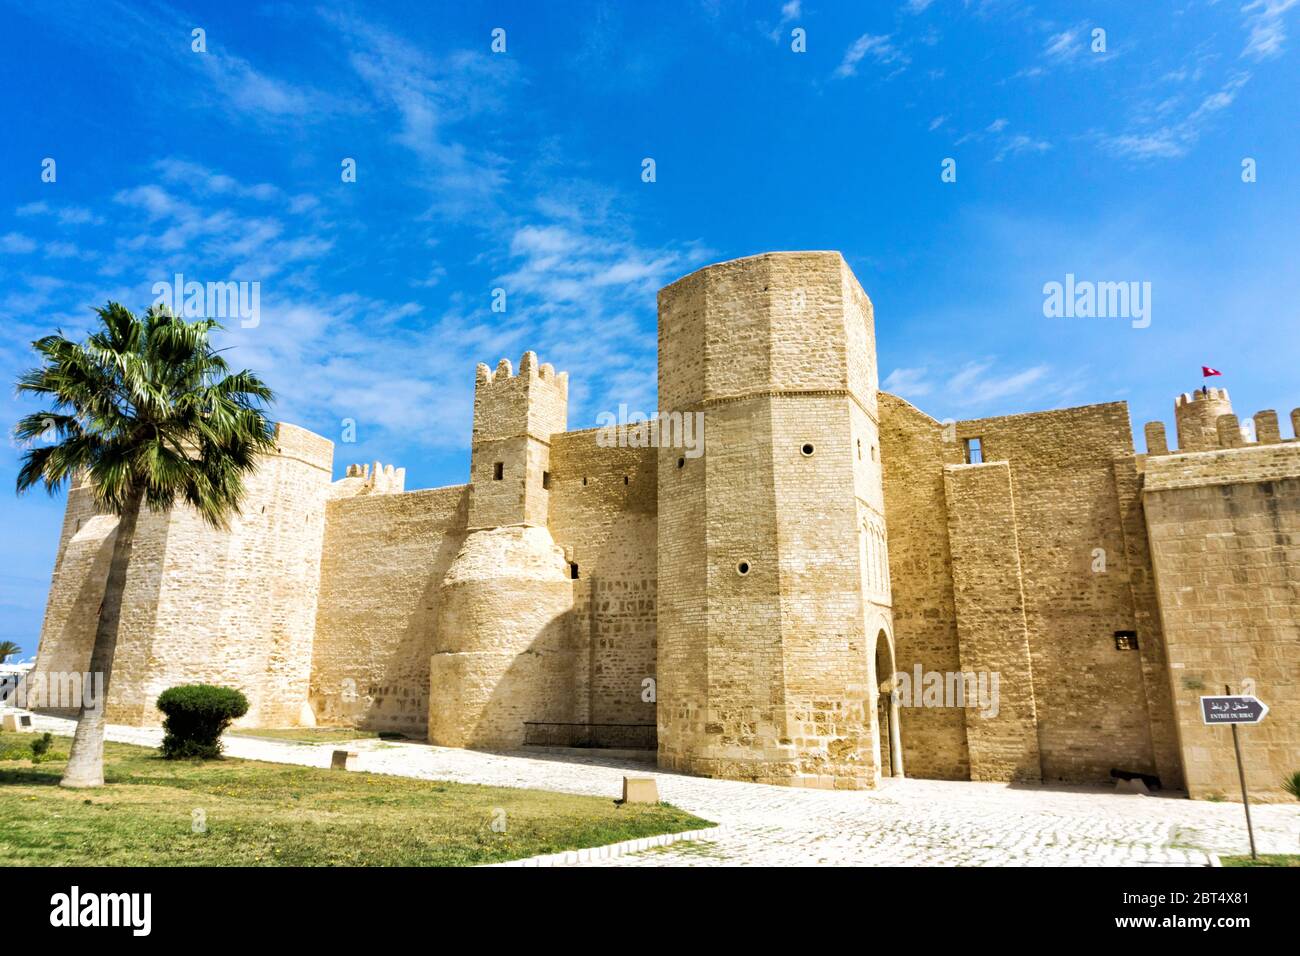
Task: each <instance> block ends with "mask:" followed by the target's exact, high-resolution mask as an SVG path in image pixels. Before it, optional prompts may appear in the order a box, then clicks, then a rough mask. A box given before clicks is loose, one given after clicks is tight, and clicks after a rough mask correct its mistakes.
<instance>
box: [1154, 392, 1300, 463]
mask: <svg viewBox="0 0 1300 956" xmlns="http://www.w3.org/2000/svg"><path fill="white" fill-rule="evenodd" d="M1174 417H1175V422H1176V425H1177V429H1178V431H1177V438H1178V447H1177V448H1176V449H1175V448H1170V447H1169V443H1168V440H1167V438H1166V436H1165V425H1164V422H1147V423H1146V425H1144V426H1143V432H1144V434H1145V437H1146V446H1147V455H1148V456H1149V457H1154V456H1160V455H1173V454H1183V453H1186V452H1194V451H1220V450H1223V449H1228V448H1248V447H1251V446H1254V445H1276V444H1279V443H1281V442H1287V441H1297V440H1300V408H1297V409H1294V410H1293V411H1292V412H1291V429H1292V435H1293V437H1292V438H1283V437H1282V434H1281V428H1280V426H1279V424H1278V415H1277V412H1276V411H1275V410H1273V409H1271V408H1268V409H1264V410H1263V411H1260V412H1256V413H1255V414H1254V415H1253V416H1251V418H1250V420H1249V421H1248V422H1243V421H1241V419H1240V418H1238V416H1237V414H1236V413H1235V412H1234V411H1233V410H1232V401H1231V399H1230V398H1229V397H1228V390H1227V389H1226V388H1207V389H1202V390H1200V391H1196V392H1184V393H1183V394H1182V395H1179V396H1178V397H1177V398H1176V399H1174Z"/></svg>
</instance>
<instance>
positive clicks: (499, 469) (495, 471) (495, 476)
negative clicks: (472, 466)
mask: <svg viewBox="0 0 1300 956" xmlns="http://www.w3.org/2000/svg"><path fill="white" fill-rule="evenodd" d="M505 476H506V463H505V462H504V461H499V462H497V463H496V464H495V465H493V466H492V480H493V481H500V480H501V479H502V478H504V477H505Z"/></svg>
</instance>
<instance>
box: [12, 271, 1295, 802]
mask: <svg viewBox="0 0 1300 956" xmlns="http://www.w3.org/2000/svg"><path fill="white" fill-rule="evenodd" d="M659 313H660V315H659V402H660V407H661V408H662V409H663V410H664V411H666V412H670V413H677V414H679V415H694V414H697V413H698V414H700V415H702V416H703V423H704V446H703V454H702V455H698V456H697V455H694V454H686V453H685V450H684V449H683V448H678V447H672V446H671V444H669V443H667V442H662V441H661V442H660V447H636V446H635V445H632V446H630V447H625V446H617V447H616V446H611V445H610V444H609V443H608V442H603V441H601V439H600V431H599V430H598V429H587V430H581V431H569V430H568V377H567V374H565V373H557V372H556V371H555V370H554V368H553V367H552V366H550V365H549V364H541V363H539V362H538V359H537V356H536V355H534V354H533V353H531V352H526V353H524V355H523V356H522V358H521V360H520V362H519V366H518V369H517V370H516V369H515V367H514V366H513V365H512V363H511V362H510V361H509V360H506V359H502V360H501V361H500V362H499V363H498V364H497V365H496V366H495V368H491V367H489V366H488V365H479V366H478V368H477V370H476V373H475V382H474V421H473V429H472V434H471V443H470V461H469V482H468V483H466V484H463V485H456V486H452V487H448V488H436V489H427V490H414V491H408V490H406V480H405V479H406V476H405V472H404V470H403V469H401V468H398V467H395V466H393V465H385V464H380V463H378V462H375V463H373V464H368V465H367V464H353V465H348V466H347V467H346V468H345V469H344V470H343V475H342V477H341V478H339V479H338V480H337V481H333V482H331V480H330V477H331V472H332V468H333V445H332V443H331V442H329V441H327V440H326V439H324V438H321V437H320V436H317V435H313V434H312V433H310V432H308V431H305V430H303V429H301V428H296V427H294V426H292V425H281V426H279V431H278V442H277V450H276V452H275V453H274V454H272V455H268V456H266V457H265V459H264V461H263V463H262V465H261V467H260V468H259V469H258V471H257V472H256V474H255V475H254V476H253V477H252V479H251V480H250V481H249V483H248V491H247V496H246V499H245V502H244V506H243V510H242V514H241V515H240V516H239V517H238V519H237V520H236V521H235V522H234V523H233V526H232V527H231V529H229V530H228V531H225V532H218V531H213V530H212V529H209V528H207V527H205V526H204V525H203V524H202V523H201V522H200V521H199V519H198V518H197V516H196V515H195V514H194V513H193V512H191V511H189V510H188V509H186V508H177V509H174V510H173V511H171V512H169V513H165V514H146V515H144V516H143V517H142V519H141V522H140V526H139V531H138V533H137V540H136V545H135V553H134V555H133V559H132V564H131V570H130V574H129V577H128V582H127V596H126V602H125V606H124V611H123V619H122V633H121V637H120V639H119V644H118V653H117V660H116V664H115V670H114V673H113V679H112V683H111V688H110V695H109V718H110V720H114V721H122V722H128V723H142V724H147V723H156V722H158V721H159V719H160V715H159V714H158V713H157V712H156V711H155V710H154V708H153V701H154V699H155V698H156V697H157V695H158V693H160V692H161V691H162V690H163V689H165V688H166V687H168V686H172V685H174V684H178V683H183V682H190V681H207V682H212V683H219V684H225V685H228V686H234V687H238V688H240V689H241V690H243V691H244V692H245V693H246V694H247V695H248V696H249V699H250V701H251V703H252V709H251V710H250V712H249V714H248V716H247V717H246V718H245V719H244V720H243V721H242V723H244V724H247V725H250V726H262V727H273V726H294V725H299V724H313V723H320V724H332V725H345V726H356V727H360V728H365V729H370V730H387V731H396V732H399V733H403V734H407V735H410V736H415V737H422V738H427V739H429V740H431V741H432V742H434V743H437V744H443V745H448V746H466V747H483V748H514V747H519V746H521V745H523V744H524V743H525V741H526V740H528V739H530V735H532V734H535V733H536V734H538V735H540V736H543V737H545V736H547V735H550V738H548V739H550V741H551V742H554V740H556V739H563V738H565V737H566V735H567V736H569V737H571V738H572V739H573V741H578V740H582V741H586V740H587V738H588V737H589V736H590V737H592V739H594V737H595V736H599V732H601V731H602V728H603V729H604V730H605V731H609V730H610V729H611V728H613V729H615V730H617V731H618V732H619V733H623V734H628V735H631V736H632V737H635V738H638V739H643V740H653V741H657V743H656V746H657V748H658V759H659V763H660V766H662V767H664V768H669V769H677V770H683V771H686V772H690V773H697V774H706V775H711V776H719V777H727V778H733V779H740V780H755V781H763V782H768V783H781V784H788V785H797V786H813V787H838V788H860V787H872V786H875V785H876V784H877V783H878V782H879V780H880V779H881V777H883V776H886V775H899V774H909V775H915V776H925V777H941V778H947V779H972V780H999V781H1024V782H1031V783H1032V782H1039V781H1042V782H1044V783H1054V782H1068V783H1107V782H1109V781H1110V779H1111V773H1112V771H1123V772H1129V773H1142V774H1149V775H1152V776H1156V777H1158V778H1159V779H1160V781H1161V783H1162V784H1163V785H1164V786H1165V787H1168V788H1185V789H1186V790H1187V791H1188V792H1189V793H1190V795H1191V796H1193V797H1214V798H1218V797H1226V798H1228V799H1232V798H1233V795H1234V792H1235V783H1234V777H1233V775H1234V774H1235V764H1234V762H1233V760H1232V758H1231V753H1230V749H1231V742H1230V740H1229V739H1228V735H1225V734H1224V733H1223V732H1222V730H1221V729H1219V728H1207V727H1204V726H1203V725H1202V724H1201V723H1200V719H1199V696H1200V695H1201V694H1206V693H1221V692H1222V691H1223V688H1224V686H1225V685H1231V686H1232V687H1233V689H1234V690H1236V691H1240V692H1253V693H1255V694H1257V695H1258V696H1260V697H1261V698H1262V699H1264V700H1265V701H1266V702H1267V703H1268V704H1269V706H1270V707H1271V708H1272V710H1271V712H1270V714H1269V716H1268V718H1267V720H1266V721H1265V722H1264V723H1263V724H1262V725H1260V726H1259V727H1252V728H1248V729H1247V730H1246V731H1243V733H1245V734H1247V735H1249V736H1248V739H1249V757H1248V760H1247V774H1248V777H1249V780H1250V784H1251V789H1252V793H1254V794H1255V795H1257V796H1260V797H1262V798H1265V799H1268V798H1275V797H1276V798H1280V797H1281V792H1280V781H1281V779H1282V777H1283V775H1284V774H1288V773H1290V772H1292V771H1294V770H1296V769H1298V768H1300V688H1298V687H1297V681H1298V680H1300V583H1298V582H1300V440H1297V439H1296V438H1284V437H1282V434H1281V431H1282V429H1281V427H1280V425H1279V421H1278V415H1277V414H1276V413H1275V412H1273V411H1263V412H1260V413H1258V414H1256V415H1254V416H1253V417H1252V418H1251V419H1250V420H1248V421H1247V422H1244V423H1243V422H1242V421H1240V420H1239V419H1238V418H1237V417H1236V415H1235V414H1234V413H1233V411H1232V405H1231V402H1230V400H1229V397H1228V394H1227V392H1226V390H1223V389H1204V390H1201V391H1199V392H1195V393H1188V394H1185V395H1182V396H1179V397H1178V398H1177V400H1176V402H1175V407H1174V423H1175V435H1176V441H1177V445H1178V447H1177V448H1176V449H1170V447H1169V441H1168V438H1167V436H1166V432H1165V426H1164V424H1163V423H1160V422H1153V423H1149V424H1147V425H1146V426H1145V427H1144V429H1143V432H1144V438H1145V446H1146V451H1145V453H1139V452H1137V451H1136V450H1135V448H1134V446H1133V439H1132V432H1131V426H1130V422H1129V416H1128V410H1127V407H1126V406H1125V405H1124V404H1123V403H1119V402H1115V403H1107V404H1100V405H1089V406H1084V407H1080V408H1068V409H1059V410H1054V411H1046V412H1035V413H1029V414H1022V415H1009V416H1000V417H994V418H984V419H977V420H970V421H959V422H952V421H949V422H939V421H936V420H935V419H934V418H932V417H930V416H929V415H927V414H925V413H924V412H922V411H920V410H919V409H917V408H915V407H913V406H912V405H911V404H909V403H908V402H906V401H904V400H903V399H901V398H898V397H897V396H893V395H890V394H888V393H885V392H881V391H879V388H878V371H877V365H876V347H875V324H874V323H875V316H874V310H873V307H872V304H871V301H870V299H869V298H868V297H867V295H866V293H865V292H863V290H862V289H861V287H860V286H859V285H858V282H857V280H856V278H855V277H854V276H853V274H852V272H851V271H850V270H849V268H848V266H847V264H846V263H845V262H844V260H843V258H842V257H840V255H839V254H838V253H833V252H798V253H771V254H765V255H760V256H753V257H749V258H746V259H739V260H735V261H731V262H724V263H719V264H717V265H713V266H709V267H707V268H704V269H701V270H699V271H697V272H695V273H692V274H691V275H689V276H686V277H684V278H683V279H681V280H679V281H677V282H675V283H673V284H672V285H670V286H668V287H667V288H665V289H664V290H662V291H661V293H660V296H659ZM467 384H468V383H467ZM1290 417H1291V427H1290V433H1291V434H1293V435H1294V434H1295V430H1296V428H1297V427H1300V409H1297V410H1296V411H1293V412H1292V413H1291V416H1290ZM1243 426H1244V427H1243ZM115 527H116V519H114V518H112V517H109V516H104V515H98V514H96V512H95V509H94V506H93V503H92V501H91V496H90V493H89V489H87V488H86V487H84V486H83V485H77V486H74V487H73V488H72V489H71V491H70V492H69V495H68V504H67V511H66V515H65V519H64V524H63V528H62V531H61V535H60V546H59V553H58V558H57V561H56V565H55V571H54V578H53V582H52V586H51V590H50V596H49V603H48V606H47V610H46V617H45V623H44V627H43V630H42V636H41V645H40V650H39V653H38V657H37V663H36V671H38V672H42V673H61V672H68V671H80V670H84V668H85V666H86V662H87V661H88V659H89V652H90V642H91V640H92V638H93V633H94V627H95V619H96V614H97V609H98V605H99V602H100V599H101V597H102V593H103V587H104V579H105V578H106V576H107V563H108V556H109V552H110V551H111V546H112V538H113V534H114V531H115ZM927 675H936V676H937V677H938V679H939V684H938V685H937V690H938V692H936V693H933V694H932V693H931V690H935V687H933V686H932V685H931V683H930V682H929V680H928V677H927ZM979 675H983V676H984V677H990V676H995V677H996V680H997V684H996V688H997V691H996V695H995V697H994V699H993V700H992V701H986V700H982V701H975V700H961V699H951V695H945V693H943V692H942V691H943V684H944V681H945V680H946V681H947V684H948V686H949V687H951V686H952V684H953V678H954V677H956V678H957V679H958V682H959V683H960V681H961V680H962V679H964V677H965V676H969V677H970V678H972V680H973V679H974V678H975V677H977V676H979ZM913 683H915V684H916V685H917V686H916V687H915V690H916V693H915V694H910V695H909V694H908V693H907V688H908V686H909V685H910V684H913ZM967 686H970V687H974V686H976V685H975V684H974V683H971V684H970V685H967ZM552 738H553V739H552Z"/></svg>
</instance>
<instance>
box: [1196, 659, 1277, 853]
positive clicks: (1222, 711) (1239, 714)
mask: <svg viewBox="0 0 1300 956" xmlns="http://www.w3.org/2000/svg"><path fill="white" fill-rule="evenodd" d="M1223 689H1224V690H1225V691H1226V693H1225V694H1224V696H1222V697H1202V698H1201V720H1202V721H1203V722H1204V723H1206V724H1211V725H1212V724H1231V725H1232V749H1233V750H1234V751H1235V752H1236V754H1237V779H1238V780H1240V781H1241V805H1242V806H1243V807H1244V808H1245V810H1246V832H1247V833H1248V834H1249V835H1250V858H1251V859H1252V860H1258V859H1259V855H1258V854H1257V853H1256V852H1255V827H1254V826H1253V825H1252V824H1251V822H1250V796H1249V794H1247V793H1246V770H1245V768H1244V767H1243V766H1242V763H1241V738H1240V737H1238V736H1237V725H1238V724H1257V723H1259V722H1260V721H1261V720H1263V719H1264V715H1265V714H1267V713H1268V705H1267V704H1266V703H1264V702H1263V701H1262V700H1260V699H1259V698H1258V697H1254V696H1251V695H1249V694H1235V695H1234V694H1233V693H1232V688H1231V687H1229V686H1227V685H1226V684H1225V685H1224V688H1223Z"/></svg>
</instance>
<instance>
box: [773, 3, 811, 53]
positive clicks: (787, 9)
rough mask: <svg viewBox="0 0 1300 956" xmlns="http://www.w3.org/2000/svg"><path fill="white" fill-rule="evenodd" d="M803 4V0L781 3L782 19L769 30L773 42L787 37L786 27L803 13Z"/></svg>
mask: <svg viewBox="0 0 1300 956" xmlns="http://www.w3.org/2000/svg"><path fill="white" fill-rule="evenodd" d="M802 7H803V5H802V3H801V0H787V2H786V3H783V4H781V19H779V20H778V21H777V22H776V26H774V27H772V28H771V29H770V30H768V31H767V36H768V39H769V40H771V41H772V42H773V43H779V42H780V41H781V40H782V39H784V38H785V36H786V33H785V28H786V27H788V26H789V25H790V24H792V23H794V22H795V21H796V20H798V19H799V17H801V16H802V15H803V8H802Z"/></svg>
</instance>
